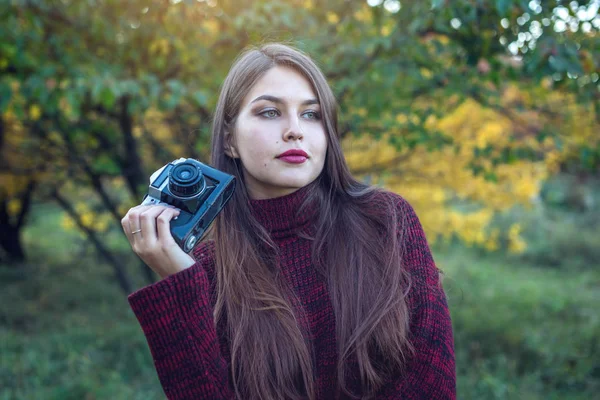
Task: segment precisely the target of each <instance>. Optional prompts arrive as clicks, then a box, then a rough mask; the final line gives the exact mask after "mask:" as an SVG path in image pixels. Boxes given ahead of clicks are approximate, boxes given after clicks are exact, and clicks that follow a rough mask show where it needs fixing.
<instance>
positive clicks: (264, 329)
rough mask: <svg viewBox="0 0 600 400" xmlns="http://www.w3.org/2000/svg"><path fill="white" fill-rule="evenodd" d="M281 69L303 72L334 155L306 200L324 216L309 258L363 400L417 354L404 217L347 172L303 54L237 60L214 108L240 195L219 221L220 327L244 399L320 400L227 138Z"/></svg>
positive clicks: (321, 81)
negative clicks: (248, 99) (251, 99)
mask: <svg viewBox="0 0 600 400" xmlns="http://www.w3.org/2000/svg"><path fill="white" fill-rule="evenodd" d="M277 65H280V66H286V67H290V68H294V69H295V70H296V71H297V72H299V73H301V74H302V75H303V76H304V77H305V78H306V79H307V80H308V81H309V82H310V83H311V85H312V87H313V90H314V91H315V93H316V95H317V98H318V100H319V103H320V105H321V113H322V121H323V124H324V127H325V131H326V134H327V138H328V147H327V155H326V160H325V166H324V168H323V171H322V173H321V174H320V176H319V177H318V178H317V180H316V181H315V182H313V183H312V184H310V185H309V188H307V189H308V194H307V196H306V200H305V204H304V205H305V206H306V205H307V204H309V203H310V204H311V205H312V206H313V207H314V204H316V208H315V209H316V210H317V212H318V213H319V214H318V218H315V220H316V221H317V222H316V224H317V226H316V227H315V231H314V232H315V233H314V236H313V237H312V238H311V239H312V240H313V245H312V252H313V254H312V258H313V263H314V265H315V267H316V268H318V270H319V271H320V272H321V273H322V274H323V276H324V277H325V278H326V279H327V282H328V288H329V295H330V298H331V302H332V306H333V309H334V313H335V324H336V334H337V343H338V349H337V350H338V355H339V359H338V368H337V370H338V387H339V389H340V390H342V391H344V392H346V393H347V394H351V393H350V392H351V390H350V388H349V386H348V381H349V380H350V379H353V378H354V379H356V378H358V379H359V380H360V393H353V394H354V395H357V396H364V397H368V396H370V395H372V394H373V393H374V392H375V391H376V390H377V389H378V388H379V387H381V385H382V384H383V383H384V380H385V378H386V377H387V376H388V374H389V373H392V372H393V371H398V369H399V368H401V367H402V365H403V364H404V362H405V359H406V355H407V354H408V351H410V350H411V346H410V344H409V342H408V310H407V305H406V293H407V291H408V286H409V285H408V282H409V279H408V275H407V273H406V271H405V269H404V268H402V248H401V243H402V237H401V235H402V229H398V226H399V225H398V221H402V218H401V215H397V214H398V212H397V207H396V205H395V204H393V201H391V197H389V196H388V197H386V196H385V195H382V193H381V191H380V190H379V189H376V188H373V187H369V186H367V185H364V184H362V183H360V182H358V181H357V180H355V179H354V178H353V177H352V176H351V174H350V171H349V169H348V166H347V164H346V161H345V159H344V156H343V153H342V149H341V145H340V141H339V140H340V139H339V136H338V126H337V125H338V123H337V104H336V101H335V97H334V95H333V93H332V91H331V89H330V87H329V85H328V84H327V81H326V79H325V77H324V75H323V73H322V72H321V71H320V70H319V68H318V67H317V66H316V64H315V63H314V62H313V61H312V60H311V59H310V58H309V57H308V56H307V55H305V54H304V53H302V52H301V51H299V50H297V49H294V48H292V47H289V46H286V45H283V44H277V43H272V44H267V45H264V46H262V47H260V48H251V49H248V50H246V51H245V52H244V53H242V54H241V55H240V56H239V57H238V59H237V60H236V61H235V62H234V64H233V66H232V68H231V70H230V72H229V74H228V75H227V77H226V79H225V81H224V83H223V87H222V89H221V94H220V97H219V100H218V103H217V107H216V111H215V116H214V122H213V131H212V164H213V166H214V167H216V168H218V169H220V170H222V171H225V172H227V173H230V174H233V175H235V176H236V178H237V189H236V191H235V193H234V195H233V198H232V200H231V201H230V202H229V203H228V205H227V206H226V208H225V209H224V210H223V212H222V213H221V214H220V215H219V216H218V218H217V220H216V222H215V226H214V233H213V238H214V241H215V263H216V280H217V284H216V287H217V300H216V306H215V323H216V324H217V325H218V326H222V327H224V329H227V334H228V338H229V342H230V348H231V374H232V377H233V382H234V387H235V390H236V394H237V396H238V397H239V398H253V399H254V398H256V399H282V398H290V399H299V398H309V399H313V398H315V377H314V371H313V360H312V349H311V346H310V344H309V343H308V342H307V341H306V337H307V335H306V332H303V329H302V327H301V324H299V323H298V318H299V317H300V316H301V313H302V306H301V305H300V304H299V302H298V301H297V299H296V298H295V296H294V294H293V293H292V291H291V290H290V289H289V288H288V287H287V286H286V285H285V283H283V282H282V281H281V278H279V277H278V276H277V274H276V273H275V270H276V266H277V262H278V261H277V246H276V245H275V243H274V242H273V241H272V239H271V238H270V236H269V233H268V232H267V231H266V230H265V229H264V228H263V227H262V226H261V225H260V223H259V222H258V221H257V220H256V219H255V218H254V217H253V215H252V213H251V210H250V203H249V200H250V199H249V197H248V193H247V191H246V188H245V186H244V180H243V175H242V173H241V168H240V165H239V160H237V159H233V158H230V157H228V156H227V155H226V154H225V146H226V141H227V140H228V139H227V137H226V132H228V131H229V132H232V134H233V135H235V129H234V128H235V122H236V118H237V115H238V113H239V111H240V109H241V107H242V101H243V99H244V97H245V96H246V94H247V93H248V92H249V91H250V90H251V88H252V87H253V85H254V84H255V83H256V82H257V81H258V80H259V79H260V78H261V77H262V76H263V75H264V74H265V73H266V72H267V71H268V70H269V69H270V68H273V67H275V66H277ZM386 199H387V200H386ZM304 211H305V210H304V207H301V209H300V210H299V212H304ZM349 360H353V361H354V362H355V364H356V365H357V366H358V372H359V376H358V377H350V376H349V372H350V371H349V370H348V365H349V363H348V361H349Z"/></svg>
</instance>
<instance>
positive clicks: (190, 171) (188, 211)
mask: <svg viewBox="0 0 600 400" xmlns="http://www.w3.org/2000/svg"><path fill="white" fill-rule="evenodd" d="M234 190H235V177H233V176H232V175H229V174H226V173H224V172H221V171H219V170H217V169H214V168H212V167H209V166H208V165H205V164H202V163H201V162H199V161H197V160H194V159H193V158H180V159H177V160H174V161H172V162H170V163H169V164H167V165H165V166H163V167H162V168H160V169H159V170H157V171H155V172H154V173H153V174H152V176H150V186H149V188H148V194H147V195H146V196H144V199H143V201H142V205H151V204H157V205H158V204H161V205H168V206H173V207H176V208H178V209H179V210H181V212H180V214H179V216H178V217H177V219H173V220H171V234H172V235H173V239H175V242H176V243H177V244H178V245H179V247H181V248H182V249H183V251H185V252H186V253H189V252H190V251H192V249H193V248H194V246H195V245H196V243H197V242H198V240H200V238H201V237H202V235H204V232H206V230H207V229H208V227H209V226H210V224H211V223H212V222H213V220H214V219H215V217H216V216H217V214H219V212H220V211H221V210H222V209H223V207H224V206H225V204H227V202H228V201H229V199H231V195H232V194H233V191H234Z"/></svg>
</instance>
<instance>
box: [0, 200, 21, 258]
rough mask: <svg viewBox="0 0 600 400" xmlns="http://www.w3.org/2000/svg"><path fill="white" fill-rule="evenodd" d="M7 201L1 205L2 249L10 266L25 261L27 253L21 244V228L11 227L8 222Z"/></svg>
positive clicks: (0, 238) (0, 240) (0, 242)
mask: <svg viewBox="0 0 600 400" xmlns="http://www.w3.org/2000/svg"><path fill="white" fill-rule="evenodd" d="M7 204H8V202H7V201H5V200H4V201H2V202H1V204H0V247H2V250H3V251H4V253H6V258H7V261H8V263H9V264H14V263H19V262H21V261H24V260H25V252H24V251H23V245H22V244H21V228H20V227H18V226H16V225H11V224H10V221H8V210H7Z"/></svg>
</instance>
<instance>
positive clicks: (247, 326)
mask: <svg viewBox="0 0 600 400" xmlns="http://www.w3.org/2000/svg"><path fill="white" fill-rule="evenodd" d="M212 135H213V136H212V165H213V166H214V167H215V168H217V169H219V170H222V171H224V172H227V173H229V174H232V175H235V176H236V178H237V184H236V191H235V193H234V196H233V198H232V199H231V201H230V202H229V203H228V204H227V206H226V207H225V208H224V210H223V211H222V212H221V214H220V215H219V216H218V217H217V219H216V220H215V223H214V230H213V232H212V234H211V238H210V240H205V241H204V242H202V243H201V244H199V245H198V246H197V247H196V248H195V250H194V251H193V252H192V254H193V257H191V256H189V255H187V254H186V253H184V252H183V251H182V250H181V249H180V248H179V247H178V246H177V245H176V244H175V242H174V241H173V238H172V237H171V235H170V231H169V221H170V220H171V219H172V218H174V217H175V216H176V215H177V214H178V211H177V210H175V209H172V208H166V207H161V206H137V207H134V208H132V209H131V210H129V212H128V213H127V215H126V216H125V217H124V218H123V220H122V224H123V229H124V230H125V233H126V234H127V237H128V239H129V241H130V243H131V246H132V248H133V250H134V252H135V253H136V254H138V255H139V256H140V257H141V258H142V259H143V260H144V261H145V262H146V263H147V264H148V265H149V266H150V267H151V268H152V269H153V270H154V271H156V272H157V273H158V274H159V275H160V276H161V277H162V278H163V279H162V280H161V281H159V282H156V283H154V284H152V285H150V286H147V287H145V288H142V289H140V290H138V291H136V292H135V293H132V294H131V295H130V296H129V298H128V299H129V303H130V305H131V307H132V309H133V311H134V313H135V315H136V316H137V318H138V320H139V322H140V324H141V327H142V329H143V331H144V334H145V335H146V338H147V341H148V344H149V346H150V350H151V352H152V355H153V358H154V364H155V367H156V370H157V372H158V377H159V379H160V382H161V384H162V386H163V389H164V391H165V394H166V395H167V397H168V398H169V399H201V398H206V399H234V398H238V399H327V400H329V399H337V398H343V399H346V398H348V399H350V398H377V399H428V400H430V399H454V398H455V397H456V394H455V365H454V346H453V336H452V326H451V321H450V316H449V312H448V307H447V303H446V298H445V295H444V291H443V289H442V287H441V284H440V280H439V276H438V272H439V271H438V269H437V268H436V266H435V263H434V260H433V258H432V256H431V252H430V250H429V247H428V244H427V241H426V238H425V234H424V233H423V229H422V227H421V224H420V222H419V220H418V218H417V216H416V215H415V212H414V210H413V208H412V207H411V206H410V205H409V204H408V203H407V202H406V200H404V199H403V198H402V197H401V196H399V195H396V194H393V193H390V192H386V191H384V190H382V189H378V188H375V187H369V186H367V185H365V184H363V183H360V182H359V181H357V180H355V179H354V178H352V176H351V175H350V172H349V170H348V167H347V165H346V162H345V160H344V157H343V154H342V151H341V147H340V141H339V137H338V127H337V111H336V102H335V99H334V96H333V94H332V91H331V89H330V88H329V86H328V84H327V82H326V80H325V77H324V76H323V74H322V73H321V71H320V70H319V69H318V67H317V66H316V65H315V64H314V62H313V61H312V60H311V59H310V58H309V57H308V56H306V55H305V54H303V53H301V52H300V51H298V50H296V49H293V48H291V47H288V46H285V45H281V44H268V45H265V46H263V47H261V48H259V49H251V50H248V51H246V52H244V53H243V54H242V55H241V56H240V57H239V58H238V59H237V60H236V62H235V64H234V65H233V67H232V68H231V71H230V72H229V74H228V76H227V78H226V79H225V82H224V84H223V87H222V91H221V94H220V97H219V101H218V104H217V108H216V112H215V116H214V125H213V131H212Z"/></svg>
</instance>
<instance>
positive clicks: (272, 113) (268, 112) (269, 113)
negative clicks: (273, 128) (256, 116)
mask: <svg viewBox="0 0 600 400" xmlns="http://www.w3.org/2000/svg"><path fill="white" fill-rule="evenodd" d="M260 115H262V116H263V117H267V118H275V117H276V116H278V115H279V113H278V112H277V110H265V111H263V112H261V113H260Z"/></svg>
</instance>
